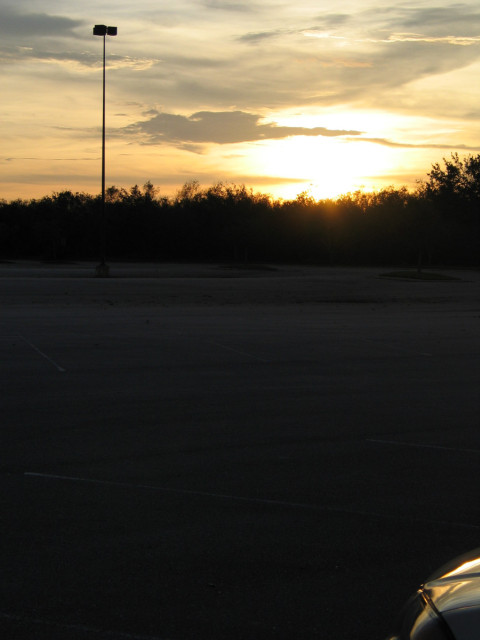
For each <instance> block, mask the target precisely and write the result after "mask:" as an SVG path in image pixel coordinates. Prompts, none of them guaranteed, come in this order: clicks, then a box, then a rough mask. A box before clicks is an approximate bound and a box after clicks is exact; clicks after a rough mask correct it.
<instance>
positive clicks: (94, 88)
mask: <svg viewBox="0 0 480 640" xmlns="http://www.w3.org/2000/svg"><path fill="white" fill-rule="evenodd" d="M95 24H106V25H111V26H116V27H117V28H118V35H117V36H116V37H114V36H107V38H106V67H107V68H106V184H107V187H108V186H111V185H115V186H117V187H123V188H127V189H128V188H130V187H131V186H133V185H135V184H138V185H140V186H141V185H143V184H144V183H145V182H147V181H151V182H152V183H153V184H154V185H155V186H156V187H158V188H159V193H160V195H165V196H173V195H175V193H176V192H178V191H179V189H180V188H181V187H182V185H184V184H185V183H187V182H191V181H198V182H199V183H200V185H201V186H202V187H205V188H206V187H209V186H212V185H214V184H216V183H218V182H224V183H228V184H236V185H245V186H246V187H247V188H249V189H250V188H251V189H252V190H253V191H254V192H260V193H263V194H271V195H272V196H273V197H274V198H284V199H290V198H295V197H296V195H297V194H298V193H301V192H305V191H306V192H308V193H309V194H310V195H311V196H313V197H315V198H330V197H336V196H338V195H341V194H345V193H347V192H353V191H356V190H358V189H363V190H366V191H372V190H378V189H382V188H385V187H388V186H394V187H401V186H406V187H408V188H409V189H414V188H415V186H416V184H417V181H418V180H425V179H427V173H428V171H430V169H431V166H432V164H433V163H436V162H440V163H441V162H442V158H445V157H446V158H449V157H450V155H451V154H452V153H454V152H458V153H459V154H460V156H467V155H470V154H471V155H476V154H478V153H480V130H479V124H480V4H479V3H478V0H475V1H468V2H444V1H442V0H424V1H422V0H417V1H415V2H390V3H388V4H387V3H383V2H379V1H377V0H320V1H319V0H298V1H296V2H285V1H284V0H261V1H260V0H246V1H241V0H175V2H172V1H169V2H165V1H162V0H136V1H135V2H131V1H128V2H127V1H125V0H115V1H113V0H104V1H102V0H95V2H93V1H91V0H82V2H78V0H76V1H75V2H73V1H71V0H42V1H41V2H40V1H39V0H22V1H21V2H18V0H0V86H1V87H2V90H1V94H0V96H1V97H0V116H1V117H0V145H1V146H0V198H3V199H6V200H12V199H15V198H22V199H30V198H40V197H43V196H45V195H51V194H52V193H54V192H58V191H63V190H71V191H74V192H77V191H80V192H87V193H91V194H98V193H100V192H101V142H102V140H101V135H102V65H103V42H102V38H101V37H98V36H94V35H93V26H94V25H95Z"/></svg>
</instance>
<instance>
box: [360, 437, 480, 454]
mask: <svg viewBox="0 0 480 640" xmlns="http://www.w3.org/2000/svg"><path fill="white" fill-rule="evenodd" d="M366 441H367V442H373V443H375V444H384V445H388V446H395V447H413V448H415V449H439V450H440V451H458V452H459V453H480V449H462V448H460V447H444V446H442V445H439V444H421V443H415V442H398V441H397V440H376V439H373V438H367V440H366Z"/></svg>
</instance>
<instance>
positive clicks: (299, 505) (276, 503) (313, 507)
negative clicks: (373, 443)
mask: <svg viewBox="0 0 480 640" xmlns="http://www.w3.org/2000/svg"><path fill="white" fill-rule="evenodd" d="M23 475H24V476H26V477H31V478H44V479H47V480H61V481H63V482H78V483H83V484H94V485H99V486H107V487H117V488H122V489H144V490H148V491H157V492H158V493H170V494H174V495H185V496H200V497H202V498H215V499H220V500H231V501H234V502H246V503H250V504H263V505H269V506H273V507H287V508H289V509H305V510H309V511H328V512H331V513H339V514H346V515H355V516H363V517H365V516H366V517H369V518H371V517H374V518H379V519H381V520H394V521H400V522H407V521H409V522H416V523H424V524H435V525H443V526H450V527H459V528H463V529H475V530H479V529H480V525H475V524H469V523H465V522H450V521H448V520H436V519H429V518H403V517H401V516H396V515H389V514H385V513H378V512H376V511H367V510H363V509H348V508H345V507H332V506H329V505H317V504H309V503H304V502H288V501H285V500H270V499H268V498H247V497H245V496H234V495H230V494H224V493H212V492H209V491H193V490H191V489H171V488H167V487H158V486H155V485H149V484H133V483H129V482H115V481H112V480H99V479H95V478H78V477H74V476H73V477H72V476H60V475H55V474H49V473H35V472H31V471H26V472H25V473H24V474H23Z"/></svg>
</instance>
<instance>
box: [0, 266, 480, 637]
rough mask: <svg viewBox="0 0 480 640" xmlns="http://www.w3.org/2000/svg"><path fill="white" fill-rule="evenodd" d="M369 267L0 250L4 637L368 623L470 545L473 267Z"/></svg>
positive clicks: (479, 409) (479, 365) (384, 617)
mask: <svg viewBox="0 0 480 640" xmlns="http://www.w3.org/2000/svg"><path fill="white" fill-rule="evenodd" d="M387 271H389V270H388V269H378V268H377V269H375V268H368V269H340V268H324V269H322V268H316V267H284V266H272V267H270V268H265V267H251V268H249V269H245V268H239V267H238V266H229V265H227V266H225V265H113V266H112V269H111V274H112V277H111V278H108V279H97V278H94V277H93V275H92V274H93V272H94V268H93V267H92V266H91V265H83V264H80V265H63V266H59V265H56V266H45V265H35V264H33V263H28V264H27V263H18V264H10V265H0V353H1V360H0V380H1V387H2V393H1V431H0V433H1V438H2V439H1V465H0V470H1V475H0V479H1V484H0V487H1V490H0V500H1V503H0V505H1V513H2V526H1V536H2V544H1V546H0V556H1V567H2V581H1V596H2V597H1V605H0V630H1V631H2V637H5V638H9V639H10V638H11V639H13V638H15V639H17V638H18V639H21V640H23V639H27V638H28V639H31V638H35V639H39V640H42V639H44V638H45V639H47V638H48V639H60V638H62V639H63V638H65V639H69V640H70V639H72V640H76V639H77V638H78V639H82V640H83V639H92V640H94V639H95V640H96V639H97V638H103V637H108V638H118V639H119V640H121V639H124V638H126V639H150V640H153V639H155V640H226V639H238V640H251V639H254V638H262V640H273V639H282V640H283V639H285V640H286V639H287V638H288V639H289V640H291V639H296V640H307V639H308V640H311V639H312V638H335V639H336V640H367V639H368V640H375V639H378V640H381V639H382V638H384V637H385V636H386V634H387V633H388V631H389V627H390V624H391V622H392V619H393V617H394V616H395V614H396V613H397V612H398V610H399V608H400V606H401V605H402V603H403V601H404V600H405V599H406V598H407V596H409V595H410V592H411V591H413V590H414V589H415V588H416V586H417V584H418V583H419V582H420V581H421V580H423V579H424V578H426V577H427V575H428V574H429V573H430V572H431V571H433V570H434V569H436V568H437V566H438V565H440V564H442V563H443V562H445V561H447V560H449V559H450V558H451V557H452V556H455V555H459V554H461V553H464V552H465V551H467V550H469V549H472V548H474V547H477V546H480V542H479V540H480V507H479V505H480V492H479V483H478V468H479V463H480V428H479V427H480V395H479V388H480V360H479V356H480V331H479V329H480V286H479V285H480V273H478V272H462V271H458V272H448V271H446V272H445V273H449V274H450V275H452V276H455V277H456V278H457V279H456V280H448V281H429V282H427V281H412V280H407V279H398V278H383V277H380V276H381V274H382V273H384V272H387ZM390 271H391V270H390Z"/></svg>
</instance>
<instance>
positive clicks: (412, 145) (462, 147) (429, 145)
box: [348, 136, 480, 151]
mask: <svg viewBox="0 0 480 640" xmlns="http://www.w3.org/2000/svg"><path fill="white" fill-rule="evenodd" d="M348 141H349V142H370V143H372V144H379V145H382V146H384V147H391V148H397V149H447V150H448V149H453V150H463V151H479V150H480V145H477V146H471V145H466V144H455V145H453V144H448V143H445V144H442V143H431V142H424V143H422V142H420V143H409V142H395V141H393V140H388V139H387V138H368V137H363V136H362V137H360V138H348Z"/></svg>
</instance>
